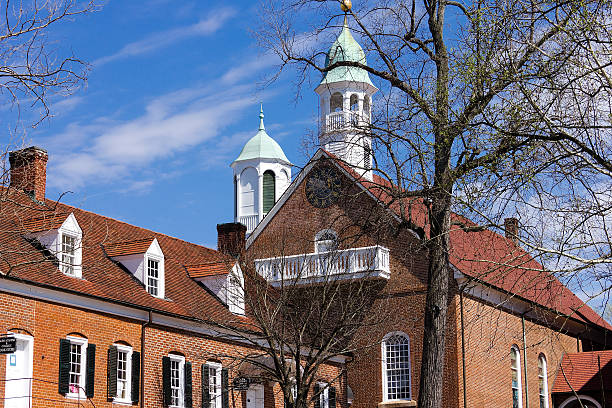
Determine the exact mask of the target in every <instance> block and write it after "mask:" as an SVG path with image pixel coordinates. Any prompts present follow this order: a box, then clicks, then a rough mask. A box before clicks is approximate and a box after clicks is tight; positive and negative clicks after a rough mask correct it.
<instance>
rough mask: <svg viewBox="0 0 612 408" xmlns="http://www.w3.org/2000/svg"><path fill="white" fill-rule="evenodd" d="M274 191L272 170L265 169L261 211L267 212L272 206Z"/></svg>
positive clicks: (274, 181) (274, 183)
mask: <svg viewBox="0 0 612 408" xmlns="http://www.w3.org/2000/svg"><path fill="white" fill-rule="evenodd" d="M275 193H276V177H275V176H274V172H273V171H272V170H266V171H265V172H264V175H263V212H264V214H267V213H268V212H269V211H270V210H271V209H272V207H274V200H275V198H276V197H275Z"/></svg>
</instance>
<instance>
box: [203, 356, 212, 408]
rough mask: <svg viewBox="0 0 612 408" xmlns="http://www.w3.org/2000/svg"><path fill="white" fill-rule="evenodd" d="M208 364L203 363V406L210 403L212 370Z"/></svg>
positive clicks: (206, 407)
mask: <svg viewBox="0 0 612 408" xmlns="http://www.w3.org/2000/svg"><path fill="white" fill-rule="evenodd" d="M209 368H210V367H209V366H208V364H202V408H208V406H209V405H210V371H209Z"/></svg>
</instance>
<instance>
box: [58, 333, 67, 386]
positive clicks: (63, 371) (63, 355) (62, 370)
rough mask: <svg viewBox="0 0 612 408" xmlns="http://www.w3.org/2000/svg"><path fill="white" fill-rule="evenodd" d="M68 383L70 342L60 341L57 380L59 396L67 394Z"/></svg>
mask: <svg viewBox="0 0 612 408" xmlns="http://www.w3.org/2000/svg"><path fill="white" fill-rule="evenodd" d="M69 382H70V341H69V340H66V339H60V350H59V379H58V384H59V386H58V390H59V393H60V394H67V393H68V383H69Z"/></svg>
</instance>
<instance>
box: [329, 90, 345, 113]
mask: <svg viewBox="0 0 612 408" xmlns="http://www.w3.org/2000/svg"><path fill="white" fill-rule="evenodd" d="M340 111H342V94H341V93H340V92H336V93H334V94H332V96H331V99H330V101H329V112H330V113H334V112H340Z"/></svg>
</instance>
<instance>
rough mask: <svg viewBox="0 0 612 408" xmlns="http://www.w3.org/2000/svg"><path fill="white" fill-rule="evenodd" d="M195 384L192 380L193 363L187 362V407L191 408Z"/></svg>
mask: <svg viewBox="0 0 612 408" xmlns="http://www.w3.org/2000/svg"><path fill="white" fill-rule="evenodd" d="M192 392H193V386H192V382H191V363H188V362H185V408H191V407H192V405H193V398H192Z"/></svg>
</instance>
